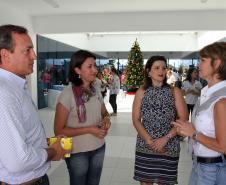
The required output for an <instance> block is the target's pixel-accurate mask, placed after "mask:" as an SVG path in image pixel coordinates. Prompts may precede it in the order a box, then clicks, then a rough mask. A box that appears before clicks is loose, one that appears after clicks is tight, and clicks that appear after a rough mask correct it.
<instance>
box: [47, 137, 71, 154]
mask: <svg viewBox="0 0 226 185" xmlns="http://www.w3.org/2000/svg"><path fill="white" fill-rule="evenodd" d="M56 141H57V138H56V137H50V138H49V145H52V144H53V143H55V142H56ZM60 144H61V146H62V147H63V149H65V150H71V149H72V137H65V138H61V139H60ZM70 156H71V155H70V154H65V155H64V157H65V158H67V157H70Z"/></svg>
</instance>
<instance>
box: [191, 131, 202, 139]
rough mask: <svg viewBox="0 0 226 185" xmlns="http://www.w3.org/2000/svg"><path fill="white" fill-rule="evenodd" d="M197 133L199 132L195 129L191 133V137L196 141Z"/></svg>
mask: <svg viewBox="0 0 226 185" xmlns="http://www.w3.org/2000/svg"><path fill="white" fill-rule="evenodd" d="M198 134H200V132H199V131H197V130H196V131H195V132H194V133H193V134H192V139H194V140H195V141H196V139H197V136H198Z"/></svg>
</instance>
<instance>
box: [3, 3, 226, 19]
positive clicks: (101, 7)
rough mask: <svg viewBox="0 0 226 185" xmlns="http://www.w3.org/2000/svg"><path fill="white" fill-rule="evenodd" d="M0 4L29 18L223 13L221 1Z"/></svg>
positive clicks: (225, 6) (223, 8) (224, 6)
mask: <svg viewBox="0 0 226 185" xmlns="http://www.w3.org/2000/svg"><path fill="white" fill-rule="evenodd" d="M0 3H6V4H10V5H11V6H14V7H16V8H19V9H21V10H22V11H23V12H25V13H26V14H29V15H32V16H37V15H59V14H61V15H62V14H81V13H82V14H83V13H85V14H87V13H117V12H151V11H178V10H180V11H186V10H225V9H226V3H225V0H0Z"/></svg>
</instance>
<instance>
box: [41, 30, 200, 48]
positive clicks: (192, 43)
mask: <svg viewBox="0 0 226 185" xmlns="http://www.w3.org/2000/svg"><path fill="white" fill-rule="evenodd" d="M44 36H45V37H48V38H51V39H54V40H58V41H61V42H64V43H67V44H69V45H76V46H77V47H79V48H85V49H88V50H90V51H94V52H104V51H108V52H122V51H129V50H130V48H131V46H132V44H133V43H134V41H135V40H136V39H137V40H138V42H139V44H140V47H141V50H142V51H197V49H198V42H197V34H195V33H191V34H187V33H186V34H173V33H165V34H161V35H159V34H158V33H155V34H139V33H138V34H122V35H119V34H110V35H105V34H98V35H97V34H81V33H80V34H73V35H72V34H45V35H44Z"/></svg>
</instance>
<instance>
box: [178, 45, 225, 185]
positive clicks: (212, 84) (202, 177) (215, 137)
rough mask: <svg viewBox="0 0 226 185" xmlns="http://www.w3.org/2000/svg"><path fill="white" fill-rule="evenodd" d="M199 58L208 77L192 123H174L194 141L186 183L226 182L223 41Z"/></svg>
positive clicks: (220, 184) (221, 184) (213, 184)
mask: <svg viewBox="0 0 226 185" xmlns="http://www.w3.org/2000/svg"><path fill="white" fill-rule="evenodd" d="M200 59H201V60H200V64H199V69H200V71H199V72H200V77H201V78H203V79H205V80H207V82H208V85H207V86H206V87H204V88H203V89H202V91H201V96H200V103H199V102H198V103H197V105H196V106H195V108H194V110H193V111H194V112H193V114H192V123H191V124H189V123H188V122H183V121H179V120H178V121H177V122H175V123H174V125H175V126H177V131H178V133H179V134H181V135H183V136H189V137H190V139H191V140H190V141H193V142H192V149H193V169H192V173H191V176H190V182H189V185H225V184H226V161H225V157H226V156H225V154H226V43H225V42H216V43H213V44H210V45H208V46H206V47H204V48H203V49H202V50H201V51H200ZM190 143H191V142H190Z"/></svg>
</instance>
